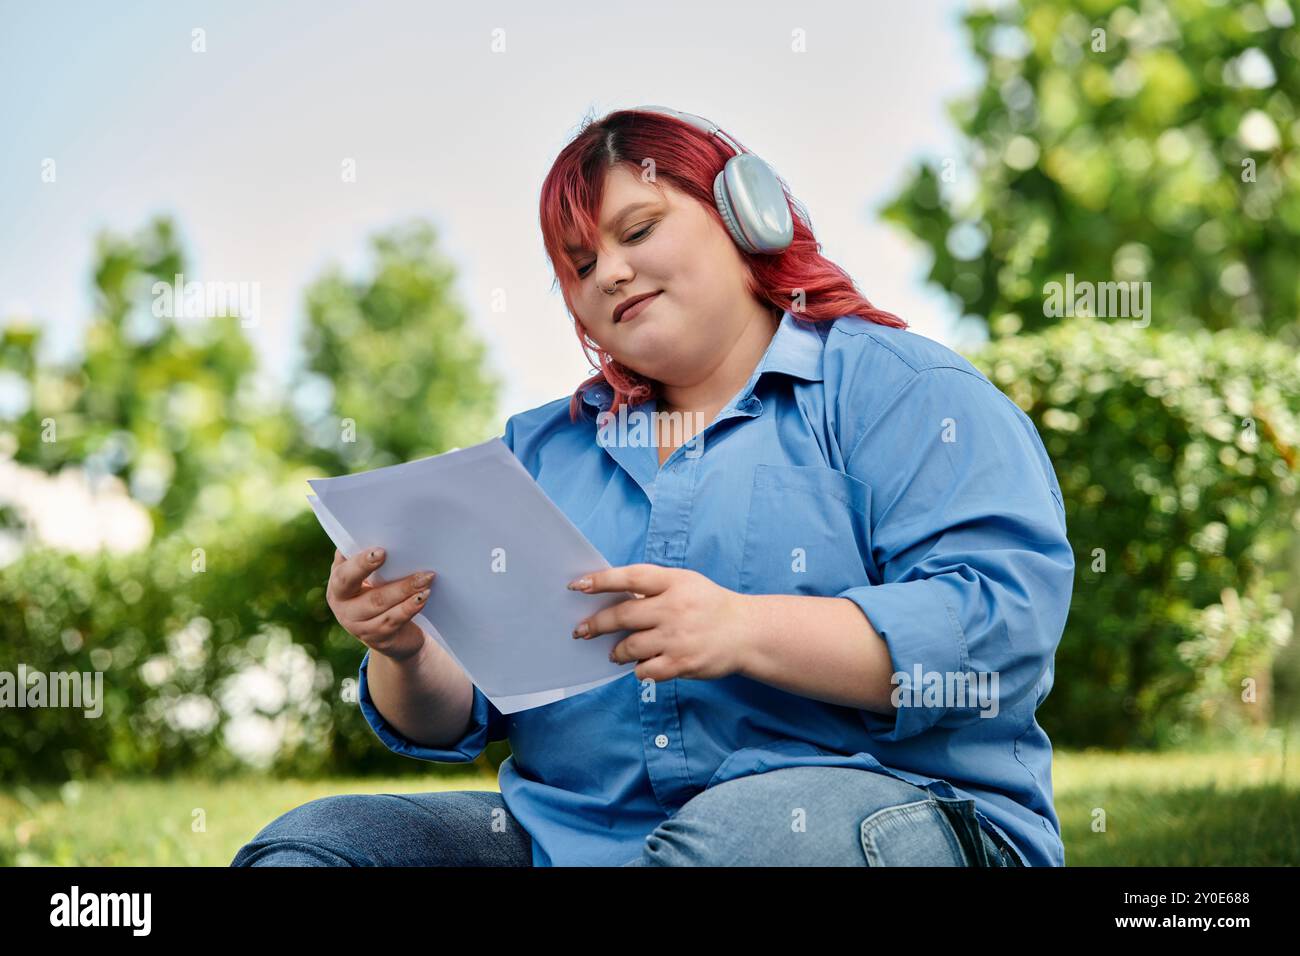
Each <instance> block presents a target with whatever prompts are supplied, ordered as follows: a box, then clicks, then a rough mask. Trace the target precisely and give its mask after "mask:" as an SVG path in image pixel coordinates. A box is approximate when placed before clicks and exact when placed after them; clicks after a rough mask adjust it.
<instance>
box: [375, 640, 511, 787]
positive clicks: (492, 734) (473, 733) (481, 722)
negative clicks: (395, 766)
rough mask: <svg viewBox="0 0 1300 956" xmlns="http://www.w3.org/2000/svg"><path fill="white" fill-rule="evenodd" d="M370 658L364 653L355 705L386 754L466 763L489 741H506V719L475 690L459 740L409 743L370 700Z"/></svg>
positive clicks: (480, 692)
mask: <svg viewBox="0 0 1300 956" xmlns="http://www.w3.org/2000/svg"><path fill="white" fill-rule="evenodd" d="M370 654H371V652H370V651H369V650H367V651H366V653H365V656H364V657H362V658H361V669H360V672H359V673H360V686H359V689H358V691H357V702H358V703H359V704H360V705H361V713H362V715H363V716H364V717H365V718H366V723H368V724H369V725H370V727H371V729H372V730H374V732H375V736H377V737H378V738H379V739H380V740H381V741H383V744H384V746H385V747H387V748H388V749H389V750H392V751H393V752H395V753H399V754H403V755H404V756H407V757H414V758H416V759H417V760H433V761H436V762H438V763H468V762H469V761H471V760H474V759H475V758H476V757H478V755H479V754H481V753H482V752H483V748H484V747H486V746H487V745H488V743H490V742H491V741H494V740H505V739H506V736H507V735H506V718H505V716H504V715H503V714H502V713H501V711H499V710H497V708H496V707H495V706H494V705H493V704H492V702H491V701H490V700H488V699H487V697H486V695H484V693H483V692H482V691H481V690H479V689H478V688H477V687H475V688H474V703H473V706H472V707H471V709H470V722H469V729H468V730H466V731H465V733H464V734H462V735H461V737H460V739H459V740H457V741H455V742H454V743H452V744H450V745H448V746H446V747H428V746H425V745H424V744H417V743H415V742H414V741H412V740H410V739H409V738H408V737H406V736H404V735H403V734H401V733H400V732H399V731H398V730H397V729H396V728H395V727H393V725H392V724H390V723H389V722H388V721H387V720H385V719H384V715H383V714H381V713H380V712H379V709H378V708H377V707H376V706H375V702H374V699H373V698H371V696H370V688H369V687H368V686H367V682H366V668H367V666H368V665H369V663H370Z"/></svg>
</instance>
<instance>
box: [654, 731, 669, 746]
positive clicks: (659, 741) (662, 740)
mask: <svg viewBox="0 0 1300 956" xmlns="http://www.w3.org/2000/svg"><path fill="white" fill-rule="evenodd" d="M655 746H656V747H658V748H659V749H660V750H663V749H664V748H665V747H667V746H668V737H667V735H665V734H660V735H659V736H658V737H656V738H655Z"/></svg>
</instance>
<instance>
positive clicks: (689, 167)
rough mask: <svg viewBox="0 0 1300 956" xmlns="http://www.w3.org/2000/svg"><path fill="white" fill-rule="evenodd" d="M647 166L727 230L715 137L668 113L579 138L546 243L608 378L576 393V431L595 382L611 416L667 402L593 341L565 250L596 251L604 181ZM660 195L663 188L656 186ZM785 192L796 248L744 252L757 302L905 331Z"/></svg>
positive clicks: (585, 345)
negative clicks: (829, 250)
mask: <svg viewBox="0 0 1300 956" xmlns="http://www.w3.org/2000/svg"><path fill="white" fill-rule="evenodd" d="M728 133H730V130H728ZM742 145H743V144H742ZM647 156H652V157H654V162H655V176H656V178H657V177H660V176H662V177H663V178H664V179H665V180H667V181H668V182H670V183H672V185H673V186H674V187H675V188H677V189H679V190H681V191H682V192H683V193H686V194H687V195H689V196H691V197H692V198H694V199H695V200H696V201H697V202H699V203H700V204H701V205H702V206H704V207H705V209H706V210H707V211H708V213H709V214H710V215H712V216H713V217H714V219H716V220H717V222H718V225H719V227H721V228H724V229H725V228H726V226H725V225H724V224H723V222H722V216H721V215H720V214H719V213H718V210H717V207H716V206H715V205H714V202H713V179H714V177H715V176H717V174H718V172H719V171H720V170H721V169H722V167H723V166H724V165H725V164H726V162H727V160H728V159H730V158H731V156H732V153H731V151H730V149H728V147H727V146H726V145H725V144H724V143H722V142H721V141H720V140H718V139H717V138H716V137H712V136H709V135H707V134H705V133H704V132H702V131H700V130H698V129H696V128H695V127H693V126H691V125H690V124H689V123H684V122H682V121H681V120H679V119H677V118H676V117H672V116H667V115H664V114H661V113H650V112H638V111H636V110H615V111H614V112H612V113H609V114H607V115H606V116H605V117H604V118H603V119H601V120H592V119H590V118H588V120H587V122H586V123H585V124H584V125H583V127H582V128H581V130H580V131H579V132H578V134H577V136H575V137H574V138H573V140H572V141H570V142H569V144H568V145H567V146H565V147H564V149H563V150H561V152H560V155H559V156H557V157H556V159H555V163H554V164H553V165H552V166H551V170H550V172H549V173H547V175H546V181H545V182H543V183H542V195H541V203H540V219H541V226H542V242H543V243H544V244H545V246H546V254H547V255H548V256H549V257H550V260H551V265H552V267H553V268H554V270H555V276H556V280H557V281H558V282H559V283H560V288H561V292H562V294H563V296H564V303H565V305H567V306H568V308H569V312H570V314H571V315H573V317H574V325H575V328H576V330H577V333H578V342H579V344H580V345H581V346H582V349H583V351H584V352H585V353H586V355H587V358H588V359H589V360H590V361H591V362H592V365H593V366H595V367H598V368H599V369H600V371H598V372H597V373H596V374H595V375H593V376H592V377H591V378H589V379H587V380H586V381H584V382H582V383H581V384H580V385H579V386H578V388H577V390H575V391H574V393H573V397H572V399H571V401H570V403H569V418H570V420H571V421H576V420H577V417H578V410H579V408H580V403H581V400H582V398H581V392H582V390H583V389H584V388H586V387H587V386H588V385H592V384H594V383H596V382H604V383H606V384H608V385H609V386H610V387H612V388H613V390H614V398H613V404H612V405H611V406H610V410H611V411H613V412H615V413H617V411H618V410H619V408H620V407H621V406H622V404H623V403H624V402H627V403H629V404H637V403H640V402H643V401H646V400H648V399H649V398H652V397H657V396H658V395H659V383H657V382H655V381H654V380H653V379H649V378H646V377H644V376H642V375H639V374H638V373H637V372H635V371H633V370H632V369H630V368H628V367H626V366H625V365H622V364H620V363H619V362H617V361H616V360H615V359H614V358H613V357H612V356H611V355H609V353H607V352H605V351H604V350H603V349H601V348H600V346H599V345H598V344H597V343H596V342H595V341H594V340H592V339H591V337H590V336H589V335H588V334H587V330H586V328H585V327H584V326H583V324H582V320H581V319H579V318H578V315H577V310H576V309H575V308H574V307H573V298H572V292H573V289H574V287H575V286H576V285H577V284H578V283H579V282H580V281H581V280H580V278H579V277H578V272H577V269H576V268H575V266H574V264H573V262H572V260H571V259H570V258H569V256H568V254H567V252H566V250H565V240H566V239H572V238H573V237H575V236H576V237H577V238H578V240H579V241H580V242H582V243H583V244H584V245H585V246H587V247H588V248H593V249H594V248H595V247H596V244H597V241H596V240H597V236H598V234H599V231H600V227H599V217H600V204H601V201H602V199H603V196H604V189H605V176H606V174H607V173H608V172H609V170H610V169H611V168H612V167H614V166H615V165H617V164H619V163H623V164H626V165H628V166H630V167H631V168H632V169H633V171H634V172H636V173H637V174H638V175H640V172H641V160H642V158H643V157H647ZM653 185H656V188H658V187H657V183H655V184H653ZM781 186H782V189H783V190H784V192H785V195H786V199H787V200H788V201H789V203H790V206H791V214H792V216H793V219H794V241H793V242H792V243H791V244H790V247H789V248H788V249H786V250H785V252H783V253H781V254H780V255H775V256H769V255H755V254H750V253H746V252H744V251H741V253H740V254H741V256H742V257H743V258H744V260H745V262H746V263H747V265H748V267H749V281H748V285H749V289H750V292H751V293H752V294H753V295H754V297H755V298H756V299H758V300H759V301H761V302H766V303H767V304H769V305H771V306H774V307H776V308H778V309H781V310H782V311H784V310H785V309H786V308H788V306H787V304H786V303H788V302H790V301H792V300H793V298H794V295H795V290H801V291H802V293H803V295H804V303H805V306H804V308H802V309H800V310H799V313H798V316H799V318H801V319H805V320H808V321H814V322H829V321H833V320H835V319H836V318H838V317H840V316H842V315H857V316H861V317H862V318H864V319H867V320H869V321H872V322H876V323H879V324H880V325H888V326H892V327H894V328H900V329H901V328H906V327H907V323H906V322H904V321H903V320H902V319H900V318H899V317H898V316H896V315H894V314H893V313H891V312H885V311H882V310H881V309H877V308H876V307H875V306H873V305H872V304H871V303H870V302H868V301H867V300H866V298H865V297H863V295H862V294H861V293H860V292H859V291H858V289H857V286H856V285H855V284H854V282H853V280H852V279H851V278H850V277H849V275H848V274H847V273H846V272H845V271H844V270H843V269H841V268H840V267H839V266H837V265H835V263H833V262H831V261H830V260H829V259H827V258H826V257H825V256H823V255H822V254H821V244H820V243H819V242H818V241H817V238H816V237H815V236H814V235H813V232H812V227H811V225H810V224H809V219H808V215H807V212H806V211H805V210H804V208H803V206H802V205H801V204H799V203H798V202H797V201H796V200H795V199H794V198H793V197H792V196H791V195H790V189H789V187H788V186H787V185H786V183H785V181H784V180H781ZM593 349H594V351H595V355H594V356H593V354H592V350H593Z"/></svg>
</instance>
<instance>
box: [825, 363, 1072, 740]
mask: <svg viewBox="0 0 1300 956" xmlns="http://www.w3.org/2000/svg"><path fill="white" fill-rule="evenodd" d="M845 467H846V470H847V471H848V472H849V473H850V474H852V475H853V476H854V477H857V478H859V479H861V480H862V481H864V482H866V483H868V484H869V485H870V486H871V488H872V533H871V551H872V557H873V559H874V561H875V564H876V567H877V568H879V569H880V573H881V580H882V583H880V584H876V585H866V586H862V587H853V588H849V589H847V590H845V591H842V592H840V594H839V595H837V596H838V597H844V598H848V599H849V600H851V601H853V602H854V603H855V604H856V605H857V606H858V607H859V608H860V609H861V610H862V612H863V614H865V615H866V617H867V620H868V621H870V622H871V625H872V627H873V628H875V630H876V632H877V633H879V634H880V636H881V638H882V639H883V640H884V642H885V644H886V645H887V647H888V649H889V656H890V660H891V661H892V664H893V673H894V675H895V678H896V679H895V684H897V685H899V686H902V687H912V688H914V689H915V691H916V694H915V695H914V697H913V699H911V700H909V699H908V697H906V696H904V697H903V700H902V703H903V705H904V706H899V707H897V708H896V709H895V711H894V713H893V714H892V715H880V714H875V713H872V712H871V711H867V710H862V711H860V713H861V715H862V719H863V721H864V722H865V723H866V726H867V729H868V731H870V732H871V734H872V735H873V736H875V737H877V738H878V739H882V740H902V739H905V738H907V737H912V736H915V735H916V734H919V733H922V732H924V731H925V730H927V729H929V728H931V727H934V726H941V727H959V726H962V725H965V724H968V723H971V722H973V721H975V720H979V719H981V713H982V712H983V710H984V708H982V707H981V706H980V703H979V701H978V700H965V701H963V702H962V705H961V706H954V705H953V704H954V701H953V700H952V699H947V700H941V701H940V702H939V703H937V704H936V703H934V702H933V700H932V699H930V698H926V699H925V702H924V704H921V702H920V700H921V694H920V691H921V690H922V687H919V686H917V684H916V676H917V675H918V673H919V674H920V675H921V677H922V680H923V681H932V680H934V679H935V677H934V676H931V675H936V676H937V678H938V679H939V680H941V681H942V682H943V683H942V685H941V686H943V687H947V686H949V684H950V683H951V682H952V681H953V680H954V679H957V680H969V679H975V680H976V681H978V680H979V679H980V675H986V676H984V677H983V679H984V680H985V681H988V682H989V683H986V684H984V685H981V686H984V687H986V688H991V687H993V686H994V685H993V684H992V679H993V675H995V677H996V681H997V683H996V697H997V706H998V708H999V709H1000V710H1004V709H1006V708H1009V707H1011V706H1013V705H1014V704H1016V703H1017V702H1018V701H1020V700H1021V699H1022V698H1024V697H1025V696H1026V695H1028V694H1030V693H1032V692H1034V690H1035V688H1036V687H1037V686H1038V684H1039V681H1040V678H1041V677H1042V676H1043V673H1044V671H1046V670H1047V669H1048V668H1049V667H1050V666H1051V663H1052V658H1053V655H1054V654H1055V652H1056V647H1057V644H1058V643H1059V642H1060V638H1061V633H1062V631H1063V629H1064V627H1065V619H1066V617H1067V615H1068V613H1069V607H1070V595H1071V591H1072V588H1073V581H1074V556H1073V553H1072V550H1071V547H1070V543H1069V540H1068V539H1067V537H1066V527H1065V514H1064V509H1063V507H1062V505H1061V502H1060V490H1059V485H1058V484H1057V481H1056V477H1055V474H1054V473H1053V471H1052V466H1051V461H1050V459H1049V458H1048V457H1047V453H1046V451H1045V449H1044V448H1043V445H1042V442H1041V440H1040V438H1039V436H1038V433H1037V431H1036V430H1035V429H1034V427H1033V424H1032V423H1031V422H1030V421H1029V419H1028V417H1026V416H1025V415H1024V414H1023V413H1022V412H1021V411H1020V410H1019V409H1018V408H1017V407H1016V406H1015V405H1014V404H1013V403H1012V402H1011V401H1010V400H1009V399H1008V398H1007V397H1006V396H1005V395H1003V394H1002V393H1001V392H999V391H998V390H997V388H996V387H995V386H994V385H993V384H992V383H991V382H989V381H987V380H986V379H983V378H981V377H979V376H977V375H974V374H972V373H970V372H968V371H965V370H963V369H959V368H955V367H942V368H930V369H925V370H923V371H919V372H917V373H915V375H914V376H913V377H912V378H910V379H909V380H908V381H906V382H905V383H904V384H903V385H902V386H901V387H900V388H899V389H898V390H897V391H896V393H895V394H894V395H893V397H892V398H891V399H889V400H888V401H886V402H884V403H881V404H880V406H879V407H878V408H876V409H873V410H872V412H871V416H870V418H869V420H868V421H867V423H866V424H865V425H864V426H863V427H862V434H861V436H860V437H859V438H857V439H856V440H855V441H854V444H853V445H852V450H851V451H850V452H849V454H848V456H847V458H846V459H845ZM898 675H906V678H901V677H899V676H898ZM969 686H975V685H969Z"/></svg>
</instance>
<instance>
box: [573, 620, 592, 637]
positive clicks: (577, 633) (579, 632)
mask: <svg viewBox="0 0 1300 956" xmlns="http://www.w3.org/2000/svg"><path fill="white" fill-rule="evenodd" d="M588 630H589V628H588V627H587V622H586V621H583V622H582V623H581V624H579V625H578V626H577V627H575V628H574V629H573V636H574V637H584V636H585V635H586V633H587V631H588Z"/></svg>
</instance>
